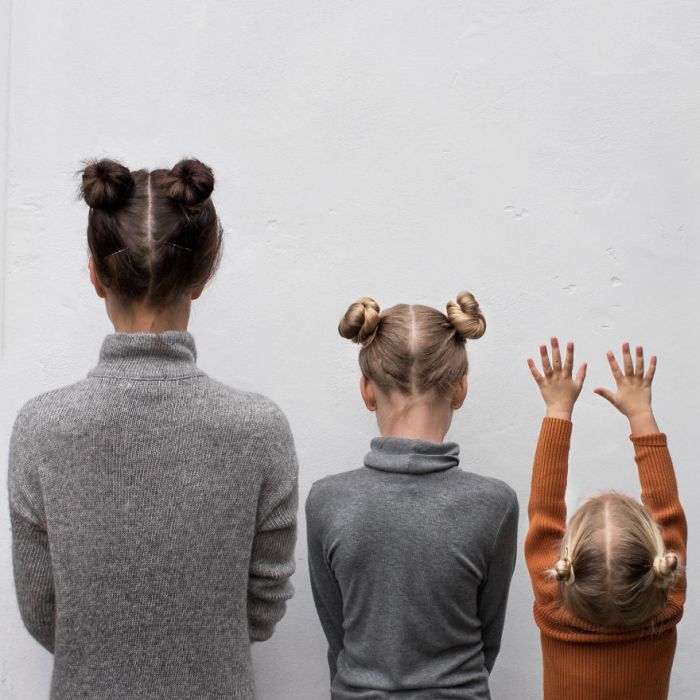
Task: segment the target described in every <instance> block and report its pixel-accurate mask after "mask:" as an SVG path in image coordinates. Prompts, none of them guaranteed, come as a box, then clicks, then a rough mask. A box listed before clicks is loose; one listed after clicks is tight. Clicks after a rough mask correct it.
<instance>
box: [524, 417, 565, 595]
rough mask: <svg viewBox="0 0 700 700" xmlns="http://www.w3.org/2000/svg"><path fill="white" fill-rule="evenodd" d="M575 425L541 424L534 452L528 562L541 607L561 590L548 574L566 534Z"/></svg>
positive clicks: (548, 420)
mask: <svg viewBox="0 0 700 700" xmlns="http://www.w3.org/2000/svg"><path fill="white" fill-rule="evenodd" d="M571 430H572V424H571V422H570V421H567V420H562V419H559V418H545V419H544V420H543V421H542V428H541V430H540V437H539V440H538V442H537V449H536V451H535V460H534V464H533V467H532V482H531V485H530V501H529V504H528V518H529V529H528V532H527V536H526V537H525V561H526V563H527V568H528V571H529V572H530V580H531V581H532V588H533V590H534V593H535V600H536V601H537V602H538V603H540V604H541V605H544V604H547V603H549V602H551V601H552V600H554V599H555V598H557V596H558V595H559V587H558V585H557V582H556V580H554V579H553V578H552V577H550V576H549V575H548V574H547V573H546V572H547V570H548V569H551V568H552V566H553V565H554V563H555V562H556V560H557V558H558V556H559V545H560V543H561V540H562V537H563V536H564V532H565V531H566V501H565V500H564V497H565V495H566V480H567V476H568V470H569V445H570V441H571Z"/></svg>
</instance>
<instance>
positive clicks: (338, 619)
mask: <svg viewBox="0 0 700 700" xmlns="http://www.w3.org/2000/svg"><path fill="white" fill-rule="evenodd" d="M314 496H315V493H314V489H313V488H312V489H311V493H309V497H308V499H307V500H306V534H307V540H308V556H309V576H310V578H311V592H312V594H313V597H314V603H315V605H316V612H317V614H318V618H319V620H320V622H321V627H322V628H323V632H324V634H325V635H326V639H327V640H328V667H329V670H330V676H331V683H332V682H333V678H335V674H336V671H337V662H338V655H339V654H340V652H341V650H342V649H343V596H342V593H341V591H340V586H339V585H338V581H337V580H336V578H335V575H334V574H333V570H332V569H331V566H330V563H329V561H328V559H327V557H326V552H325V548H324V546H323V527H322V524H321V522H320V519H319V517H318V515H317V513H316V510H315V508H314V506H313V498H314Z"/></svg>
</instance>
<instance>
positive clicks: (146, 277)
mask: <svg viewBox="0 0 700 700" xmlns="http://www.w3.org/2000/svg"><path fill="white" fill-rule="evenodd" d="M82 176H83V177H82V184H81V188H80V192H81V194H82V196H83V199H84V200H85V202H86V203H87V204H88V206H89V207H90V213H89V214H88V230H87V236H88V246H89V248H90V253H91V254H92V257H93V260H94V263H95V269H96V272H97V275H98V277H99V278H100V281H101V282H102V284H103V285H104V286H105V287H107V288H108V289H109V290H110V291H111V292H113V293H114V294H115V295H116V296H117V297H118V298H119V299H120V300H122V301H123V302H127V303H130V302H135V301H141V302H145V303H147V304H148V305H149V306H152V307H154V308H160V307H163V306H167V305H168V304H170V303H172V302H173V301H175V300H176V299H178V298H180V297H182V296H183V295H184V294H187V293H190V292H191V291H192V290H193V289H196V288H198V287H201V286H203V285H204V284H206V282H207V281H208V280H209V279H210V278H211V277H212V276H213V274H214V272H215V271H216V268H217V266H218V264H219V260H220V257H221V247H222V229H221V224H220V223H219V219H218V217H217V215H216V209H215V208H214V204H213V203H212V201H211V199H210V195H211V193H212V191H213V189H214V174H213V173H212V171H211V168H209V167H208V166H206V165H204V163H201V162H200V161H198V160H194V159H188V160H181V161H180V162H179V163H177V165H175V167H174V168H172V170H153V171H150V172H149V171H148V170H136V171H133V172H132V171H130V170H129V169H128V168H126V167H125V166H123V165H122V164H121V163H117V162H116V161H113V160H99V161H95V162H92V163H89V164H88V165H87V166H86V167H85V169H84V170H83V172H82Z"/></svg>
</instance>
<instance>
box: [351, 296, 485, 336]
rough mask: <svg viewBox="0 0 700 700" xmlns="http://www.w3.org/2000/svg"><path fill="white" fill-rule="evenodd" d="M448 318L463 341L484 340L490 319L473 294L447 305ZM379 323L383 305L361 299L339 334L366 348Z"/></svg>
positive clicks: (354, 304) (353, 304) (459, 297)
mask: <svg viewBox="0 0 700 700" xmlns="http://www.w3.org/2000/svg"><path fill="white" fill-rule="evenodd" d="M447 318H448V320H449V321H450V323H451V324H452V325H453V326H454V329H455V331H456V333H457V337H458V338H459V339H460V340H462V341H466V340H470V339H475V338H481V336H482V335H484V333H485V332H486V319H485V318H484V315H483V313H482V312H481V308H480V307H479V303H478V302H477V300H476V299H475V298H474V295H473V294H472V293H471V292H460V293H459V294H458V295H457V300H456V301H448V302H447ZM379 321H380V314H379V304H377V302H376V301H375V300H374V299H372V297H360V298H359V299H358V300H357V301H356V302H354V303H352V304H350V306H349V307H348V310H347V311H346V312H345V315H344V316H343V318H342V319H341V320H340V323H339V324H338V333H340V335H341V336H343V338H348V340H352V341H353V342H354V343H358V344H359V345H362V346H363V347H366V346H367V345H369V344H370V343H371V342H372V340H374V338H375V336H376V334H377V330H378V328H379Z"/></svg>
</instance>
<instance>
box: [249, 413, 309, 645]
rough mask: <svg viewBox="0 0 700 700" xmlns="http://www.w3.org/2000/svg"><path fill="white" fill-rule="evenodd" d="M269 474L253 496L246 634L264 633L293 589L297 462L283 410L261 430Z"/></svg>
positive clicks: (258, 635)
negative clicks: (255, 498)
mask: <svg viewBox="0 0 700 700" xmlns="http://www.w3.org/2000/svg"><path fill="white" fill-rule="evenodd" d="M260 441H261V444H264V446H265V448H264V452H265V459H266V460H267V462H268V464H267V465H266V466H267V467H268V468H269V476H268V478H266V479H265V480H264V482H263V485H262V490H261V493H260V497H259V500H258V514H257V525H256V532H255V536H254V540H253V548H252V552H251V558H250V570H249V576H248V627H249V634H250V639H251V641H253V642H260V641H265V640H266V639H269V638H270V637H271V636H272V633H273V632H274V629H275V625H276V624H277V623H278V622H279V621H280V620H281V619H282V617H283V616H284V613H285V611H286V601H287V600H289V599H290V598H291V597H292V596H293V595H294V589H293V587H292V584H291V582H290V580H289V579H290V578H291V576H292V574H293V573H294V569H295V560H294V547H295V544H296V531H297V505H298V485H297V478H298V466H297V458H296V452H295V449H294V440H293V438H292V435H291V432H290V430H289V425H288V423H287V420H286V419H285V418H284V415H283V414H282V413H281V412H280V411H279V410H277V411H276V415H275V420H274V421H273V423H272V424H271V425H269V426H268V427H267V429H266V431H265V434H263V435H261V436H260Z"/></svg>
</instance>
